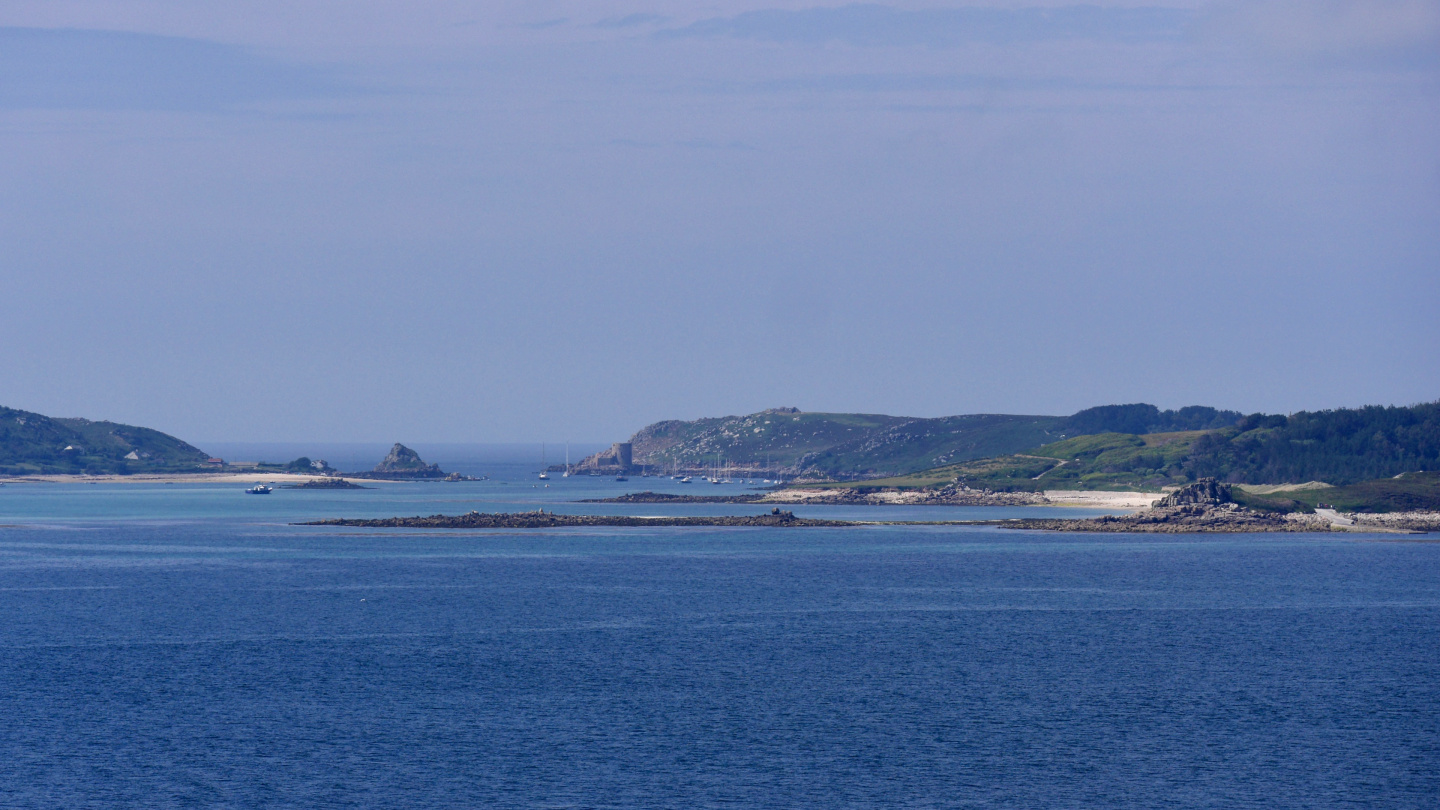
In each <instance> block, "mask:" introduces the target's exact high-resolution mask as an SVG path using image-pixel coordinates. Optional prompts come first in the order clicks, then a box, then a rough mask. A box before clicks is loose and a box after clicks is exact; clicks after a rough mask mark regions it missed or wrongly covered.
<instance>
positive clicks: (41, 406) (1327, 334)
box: [0, 0, 1440, 441]
mask: <svg viewBox="0 0 1440 810" xmlns="http://www.w3.org/2000/svg"><path fill="white" fill-rule="evenodd" d="M1042 6H1043V7H1042ZM1437 397H1440V2H1419V1H1418V0H1395V1H1392V0H1363V1H1359V0H1357V1H1353V2H1352V0H1285V1H1283V2H1253V3H1244V2H1234V3H1232V2H1217V3H1193V2H1192V3H1160V4H1153V5H1148V6H1141V5H1137V4H1134V3H1103V4H1097V5H1070V6H1067V5H1051V4H1035V3H1026V4H1005V3H1000V2H993V3H991V4H988V5H978V4H968V3H930V2H903V3H889V4H873V5H824V4H818V3H817V2H780V1H779V0H758V1H757V2H719V3H699V4H696V3H678V2H668V0H667V1H663V2H637V3H623V2H595V3H572V2H549V1H548V0H540V1H539V2H524V3H510V2H485V3H480V2H456V1H452V0H438V1H434V2H432V1H429V0H409V1H408V2H404V3H401V2H379V1H378V0H369V1H368V2H366V1H364V0H362V1H360V2H356V1H355V0H346V1H345V2H339V1H338V0H337V1H336V2H306V1H305V0H285V1H284V2H279V1H278V0H277V1H276V2H228V3H195V2H193V0H183V1H182V0H148V1H142V0H137V1H135V2H117V1H116V0H103V1H101V0H96V1H94V2H67V0H7V2H6V3H4V4H3V5H0V404H4V405H9V406H11V407H18V408H25V409H29V410H35V411H40V412H42V413H48V414H53V415H59V416H70V415H83V416H89V417H93V418H108V419H116V420H122V421H128V422H133V423H140V424H146V425H150V426H153V427H157V428H160V429H163V430H166V431H169V432H172V433H176V434H178V435H180V436H182V437H185V438H189V439H192V440H194V441H205V440H211V441H215V440H233V441H259V440H305V439H309V440H317V441H389V440H393V439H405V440H408V441H528V440H535V441H539V440H542V439H544V440H549V441H562V440H564V439H567V438H569V439H572V440H575V441H580V440H610V439H615V438H620V437H622V436H625V435H628V434H629V433H630V432H631V431H632V430H633V429H635V428H637V427H640V426H641V425H643V424H646V423H648V422H651V421H654V420H657V419H662V418H693V417H697V416H702V415H720V414H725V413H743V412H749V411H754V410H758V409H761V408H765V407H770V406H776V405H795V406H799V407H801V408H804V409H806V410H845V411H874V412H888V413H900V414H913V415H942V414H953V413H972V412H997V411H999V412H1022V413H1069V412H1072V411H1075V410H1077V409H1079V408H1082V407H1086V406H1089V405H1094V404H1102V403H1111V402H1133V401H1149V402H1154V403H1156V404H1158V405H1161V406H1162V407H1175V406H1180V405H1186V404H1192V403H1199V404H1211V405H1216V406H1221V407H1227V408H1235V409H1238V410H1242V411H1256V410H1264V411H1282V412H1283V411H1291V410H1298V409H1305V408H1312V409H1313V408H1323V407H1334V406H1340V405H1357V404H1365V403H1410V402H1416V401H1422V400H1433V399H1436V398H1437Z"/></svg>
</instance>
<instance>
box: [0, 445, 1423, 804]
mask: <svg viewBox="0 0 1440 810" xmlns="http://www.w3.org/2000/svg"><path fill="white" fill-rule="evenodd" d="M416 449H417V450H420V452H421V454H422V455H424V456H425V457H426V458H427V460H435V461H439V462H440V463H441V466H442V467H445V468H446V469H447V470H448V469H457V470H459V471H462V472H468V473H472V474H488V475H491V476H492V478H491V480H489V481H481V482H472V483H455V484H440V483H427V484H414V483H383V482H376V483H374V484H373V485H372V486H373V487H374V488H373V489H368V490H358V491H338V492H325V491H304V490H286V489H276V491H275V492H274V493H273V494H271V495H268V496H253V495H246V494H244V493H243V492H242V490H243V488H244V487H243V485H235V484H144V483H128V482H127V483H115V484H14V483H12V484H8V485H6V486H4V487H0V806H3V807H64V808H75V807H236V808H248V807H525V808H532V807H540V808H571V807H574V808H592V807H593V808H611V807H615V808H621V807H623V808H636V807H638V808H650V807H674V808H705V807H725V808H740V807H765V808H771V807H823V808H860V807H867V808H868V807H886V808H890V807H900V808H908V807H915V808H951V807H954V808H972V807H973V808H1169V807H1173V808H1202V807H1203V808H1249V807H1253V808H1369V807H1373V808H1435V807H1437V806H1440V544H1437V543H1436V542H1435V541H1437V540H1440V537H1437V536H1436V535H1429V536H1412V537H1398V536H1384V535H1320V534H1316V535H1303V534H1296V535H1212V536H1205V535H1195V536H1173V535H1172V536H1144V535H1089V534H1087V535H1066V534H1040V533H1029V532H1018V531H1009V530H1003V529H997V528H990V527H942V526H924V527H866V528H839V529H818V528H814V529H800V528H797V529H766V528H738V529H737V528H728V529H721V528H655V529H629V528H626V529H619V528H614V529H562V530H554V531H511V530H490V531H426V530H404V529H392V530H360V529H353V528H337V527H303V526H293V525H290V524H291V523H292V522H294V521H298V520H309V519H318V518H326V517H370V516H374V517H388V516H393V515H416V514H426V515H428V514H435V513H446V514H455V513H458V512H465V511H469V510H471V509H478V510H481V511H514V510H525V509H536V508H544V509H547V510H549V509H554V510H556V511H570V512H583V513H592V514H599V513H617V514H706V513H717V514H718V513H724V514H753V513H758V512H760V511H763V509H762V507H757V506H745V505H722V506H694V505H688V506H671V505H666V506H651V505H627V506H613V505H610V506H602V505H587V504H578V503H574V501H575V500H576V499H578V498H583V497H603V496H605V495H613V494H619V493H621V492H625V491H638V490H642V489H662V490H666V491H694V492H697V493H698V494H728V493H737V492H743V491H745V490H746V489H747V488H746V487H745V486H744V485H741V484H735V485H730V486H712V485H709V484H699V483H695V484H690V485H689V486H688V487H686V486H681V485H679V484H677V483H675V482H672V481H669V480H668V479H653V478H646V479H641V478H632V480H631V481H630V482H629V483H628V484H622V483H617V482H614V481H612V480H610V479H597V478H571V479H561V478H558V477H556V478H554V479H552V481H551V482H550V487H548V488H546V487H544V486H542V485H541V482H538V481H536V480H535V476H534V471H535V470H536V469H538V467H539V464H538V458H536V459H533V460H532V459H530V458H528V455H532V454H531V453H529V451H528V450H527V451H525V452H524V453H521V452H519V451H516V450H514V448H510V449H503V448H502V449H486V448H484V447H472V448H470V449H469V450H466V451H464V452H461V451H459V450H456V451H455V454H454V457H446V456H444V455H443V454H440V455H436V454H435V453H427V451H426V449H425V448H424V447H423V446H417V448H416ZM587 449H593V448H587ZM554 450H555V447H554V446H552V447H551V452H552V453H553V452H554ZM383 451H384V448H383V447H382V448H380V452H381V453H383ZM212 452H215V451H214V450H212ZM280 452H282V451H281V450H278V449H277V450H276V451H275V453H277V454H278V453H280ZM285 452H288V451H285ZM467 454H468V455H467ZM294 455H299V453H298V452H297V453H294V454H292V455H290V456H289V457H292V458H293V457H294ZM578 455H579V454H578V452H577V453H576V458H578ZM232 456H233V453H232ZM270 460H285V458H284V457H283V456H281V455H276V458H273V459H270ZM375 460H378V456H374V457H373V458H371V459H369V460H368V463H367V464H366V466H368V465H369V464H373V463H374V461H375ZM557 460H558V459H557V458H555V457H554V456H553V455H552V457H551V458H550V461H551V462H552V463H553V462H555V461H557ZM331 462H332V463H335V460H334V459H331ZM337 466H338V465H337ZM347 466H356V465H347ZM795 511H796V513H797V514H800V515H802V516H834V517H840V518H852V519H869V518H879V519H929V518H934V517H940V518H945V519H974V518H983V517H1016V516H1021V515H1033V514H1036V513H1037V512H1040V513H1041V514H1044V515H1054V516H1061V515H1080V514H1090V512H1087V511H1086V510H1078V509H1044V508H1040V509H1036V508H983V507H974V508H966V507H949V508H947V507H927V508H921V507H915V508H884V507H877V508H867V507H802V508H797V509H796V510H795Z"/></svg>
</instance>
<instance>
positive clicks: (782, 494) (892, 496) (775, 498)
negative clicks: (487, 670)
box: [581, 486, 1050, 506]
mask: <svg viewBox="0 0 1440 810" xmlns="http://www.w3.org/2000/svg"><path fill="white" fill-rule="evenodd" d="M581 503H760V504H775V503H778V504H797V503H798V504H806V505H820V506H824V505H841V506H1038V505H1042V504H1048V503H1050V500H1049V499H1048V498H1046V497H1045V496H1044V495H1042V494H1040V493H1038V492H991V491H990V490H980V489H966V488H964V487H956V486H947V487H941V488H938V489H927V490H896V489H884V490H877V491H873V492H862V491H860V490H857V489H848V488H847V489H782V490H778V491H775V492H768V493H763V494H755V495H682V494H672V493H667V492H634V493H630V494H628V495H620V496H617V497H614V498H596V499H593V500H587V501H581Z"/></svg>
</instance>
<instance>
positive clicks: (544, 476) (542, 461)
mask: <svg viewBox="0 0 1440 810" xmlns="http://www.w3.org/2000/svg"><path fill="white" fill-rule="evenodd" d="M540 480H541V481H549V480H550V473H548V472H545V443H544V442H541V443H540Z"/></svg>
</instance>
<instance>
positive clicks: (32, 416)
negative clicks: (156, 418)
mask: <svg viewBox="0 0 1440 810" xmlns="http://www.w3.org/2000/svg"><path fill="white" fill-rule="evenodd" d="M207 458H209V456H208V454H206V453H205V452H204V451H202V450H200V449H199V448H197V447H193V446H191V445H189V444H186V443H185V442H183V441H181V440H179V439H177V438H175V437H174V436H170V435H168V434H165V433H161V432H160V431H158V430H151V429H150V428H143V427H136V426H134V425H122V424H120V423H118V422H94V421H91V420H89V419H57V418H52V417H49V416H44V415H42V414H38V413H31V412H29V411H21V410H15V409H13V408H3V407H0V475H36V474H82V473H90V474H120V475H126V474H130V473H140V472H189V471H200V470H202V469H205V466H206V465H205V462H206V459H207Z"/></svg>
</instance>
